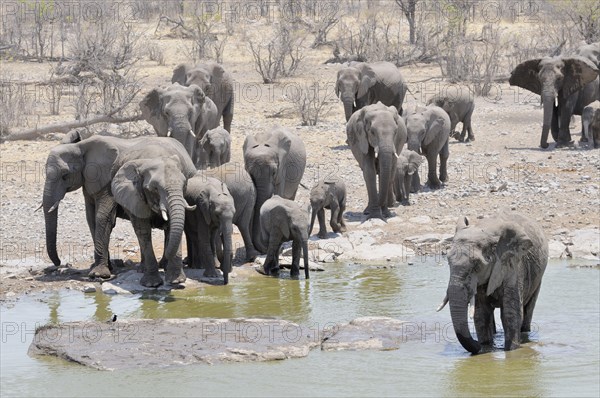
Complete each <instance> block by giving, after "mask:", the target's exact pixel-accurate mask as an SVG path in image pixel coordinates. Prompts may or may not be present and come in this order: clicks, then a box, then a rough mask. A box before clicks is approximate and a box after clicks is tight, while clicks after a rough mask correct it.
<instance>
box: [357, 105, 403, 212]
mask: <svg viewBox="0 0 600 398" xmlns="http://www.w3.org/2000/svg"><path fill="white" fill-rule="evenodd" d="M346 136H347V137H348V138H347V142H348V145H350V149H351V150H352V154H353V155H354V158H355V159H356V160H357V161H358V165H359V167H360V168H361V170H362V172H363V177H364V179H365V184H366V186H367V193H368V195H369V203H368V205H367V209H366V212H367V213H368V217H369V218H381V219H383V218H384V217H391V215H392V214H391V212H390V211H389V209H388V206H391V205H392V204H393V203H394V188H393V187H394V178H395V175H396V161H397V159H398V156H399V155H400V151H402V147H403V146H404V144H405V143H406V126H405V125H404V121H403V120H402V118H401V117H400V116H399V115H398V110H397V109H396V108H395V107H393V106H390V107H387V106H385V105H383V104H382V103H381V102H378V103H377V104H373V105H367V106H366V107H364V108H362V109H361V110H360V111H358V112H356V113H354V114H353V115H352V117H351V118H350V120H349V121H348V123H347V125H346ZM377 175H379V192H378V190H377Z"/></svg>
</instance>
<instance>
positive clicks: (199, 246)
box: [185, 172, 235, 285]
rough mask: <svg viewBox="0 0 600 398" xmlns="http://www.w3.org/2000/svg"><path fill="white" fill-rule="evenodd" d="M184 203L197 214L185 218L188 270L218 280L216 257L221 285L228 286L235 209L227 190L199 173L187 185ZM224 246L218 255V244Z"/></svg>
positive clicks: (223, 185) (222, 185)
mask: <svg viewBox="0 0 600 398" xmlns="http://www.w3.org/2000/svg"><path fill="white" fill-rule="evenodd" d="M185 199H186V200H187V202H188V204H190V205H192V206H196V210H194V211H193V212H192V213H189V214H187V216H186V218H185V236H186V239H187V249H188V265H189V267H190V268H204V276H207V277H216V276H218V274H217V271H216V269H215V256H217V255H218V254H219V256H218V257H220V258H219V261H220V263H221V272H222V273H223V281H224V284H225V285H226V284H227V283H228V282H229V277H228V275H229V273H230V272H231V260H232V257H233V245H232V243H231V235H232V233H233V215H234V214H235V206H234V202H233V197H232V196H231V194H230V193H229V190H228V189H227V186H226V185H225V184H224V183H222V182H221V181H219V180H217V179H216V178H211V177H206V176H205V175H203V174H202V173H201V172H199V173H198V174H196V175H195V176H194V177H192V178H190V179H189V180H188V182H187V188H186V191H185ZM218 240H219V241H220V242H221V243H222V244H223V250H222V251H221V253H218V250H217V248H218V247H219V248H220V247H221V246H220V245H217V241H218Z"/></svg>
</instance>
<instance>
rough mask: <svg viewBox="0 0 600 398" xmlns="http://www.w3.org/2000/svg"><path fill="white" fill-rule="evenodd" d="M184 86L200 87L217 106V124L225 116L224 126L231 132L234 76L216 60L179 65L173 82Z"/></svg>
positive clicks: (175, 70) (172, 79) (174, 72)
mask: <svg viewBox="0 0 600 398" xmlns="http://www.w3.org/2000/svg"><path fill="white" fill-rule="evenodd" d="M175 82H177V83H179V84H181V85H183V86H191V85H192V84H195V85H197V86H198V87H200V88H201V89H202V90H203V91H204V92H205V93H206V95H207V96H208V97H209V98H210V99H211V100H213V102H214V103H215V105H216V106H217V115H218V117H217V125H219V122H220V120H221V116H222V117H223V127H224V128H225V130H227V131H228V132H230V133H231V121H232V120H233V104H234V95H233V93H234V90H233V77H232V76H231V74H230V73H229V72H227V71H225V69H224V68H223V66H222V65H219V64H218V63H216V62H206V63H202V64H198V65H196V66H192V65H189V64H181V65H178V66H177V67H176V68H175V69H174V70H173V77H172V78H171V83H175Z"/></svg>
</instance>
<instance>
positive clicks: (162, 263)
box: [158, 228, 169, 270]
mask: <svg viewBox="0 0 600 398" xmlns="http://www.w3.org/2000/svg"><path fill="white" fill-rule="evenodd" d="M163 232H164V235H165V237H164V239H163V242H164V246H163V247H167V245H168V243H169V228H165V229H164V230H163ZM168 265H169V261H168V260H167V258H166V257H165V255H164V253H163V255H162V257H161V258H160V261H159V262H158V268H162V269H164V270H166V269H167V266H168Z"/></svg>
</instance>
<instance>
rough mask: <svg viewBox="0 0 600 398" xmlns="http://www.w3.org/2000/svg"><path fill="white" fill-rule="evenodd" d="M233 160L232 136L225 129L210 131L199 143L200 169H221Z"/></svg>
mask: <svg viewBox="0 0 600 398" xmlns="http://www.w3.org/2000/svg"><path fill="white" fill-rule="evenodd" d="M230 159H231V136H230V135H229V132H228V131H227V130H225V129H224V128H223V127H217V128H214V129H211V130H208V131H207V132H206V134H204V136H203V137H202V138H201V139H200V141H199V142H198V163H197V164H196V167H197V168H198V169H206V168H207V167H210V168H213V167H219V166H220V165H222V164H225V163H227V162H229V160H230Z"/></svg>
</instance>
